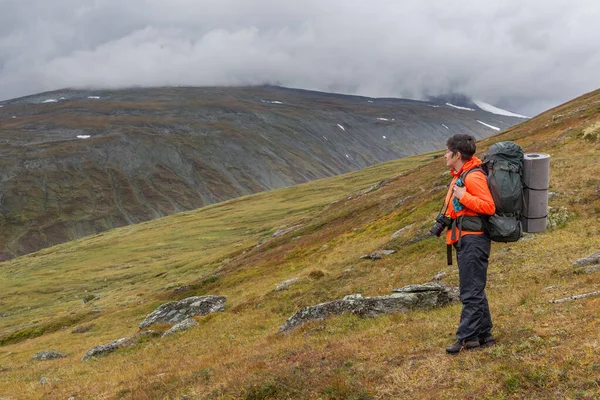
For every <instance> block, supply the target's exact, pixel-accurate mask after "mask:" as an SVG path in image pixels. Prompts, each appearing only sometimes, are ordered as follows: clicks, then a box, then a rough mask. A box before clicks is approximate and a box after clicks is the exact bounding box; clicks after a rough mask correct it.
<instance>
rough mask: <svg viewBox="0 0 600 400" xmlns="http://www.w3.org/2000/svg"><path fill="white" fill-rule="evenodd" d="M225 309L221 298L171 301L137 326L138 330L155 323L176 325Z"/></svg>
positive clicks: (193, 298) (211, 297)
mask: <svg viewBox="0 0 600 400" xmlns="http://www.w3.org/2000/svg"><path fill="white" fill-rule="evenodd" d="M224 309H225V297H223V296H195V297H188V298H187V299H183V300H181V301H173V302H170V303H166V304H163V305H161V306H160V307H158V308H157V309H156V310H154V311H153V312H152V313H150V314H149V315H148V316H147V317H146V319H144V321H142V323H141V324H140V325H139V326H140V329H143V328H145V327H148V326H150V325H152V324H156V323H166V324H177V323H179V322H182V321H183V320H186V319H188V318H191V317H199V316H203V315H208V314H211V313H214V312H218V311H223V310H224Z"/></svg>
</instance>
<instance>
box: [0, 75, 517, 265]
mask: <svg viewBox="0 0 600 400" xmlns="http://www.w3.org/2000/svg"><path fill="white" fill-rule="evenodd" d="M522 121H523V119H519V118H515V117H507V116H502V115H495V114H491V113H488V112H485V111H483V110H481V109H472V110H471V109H466V108H464V107H463V108H458V107H454V106H452V105H448V103H447V102H442V101H439V102H435V101H430V102H419V101H411V100H403V99H371V98H366V97H358V96H344V95H335V94H328V93H318V92H311V91H304V90H294V89H284V88H279V87H251V88H157V89H128V90H118V91H93V92H92V91H77V90H61V91H55V92H49V93H43V94H39V95H34V96H28V97H24V98H20V99H15V100H9V101H4V102H0V154H1V157H0V163H1V164H0V166H1V168H0V213H1V220H0V224H1V228H2V229H1V232H0V243H1V244H0V260H1V259H8V258H11V257H14V256H17V255H22V254H26V253H30V252H33V251H36V250H39V249H41V248H44V247H47V246H51V245H55V244H59V243H62V242H65V241H69V240H73V239H76V238H79V237H82V236H86V235H89V234H94V233H98V232H102V231H104V230H107V229H111V228H114V227H118V226H123V225H127V224H133V223H139V222H143V221H147V220H150V219H154V218H158V217H162V216H165V215H169V214H172V213H176V212H179V211H184V210H190V209H194V208H198V207H202V206H205V205H209V204H212V203H215V202H219V201H223V200H227V199H231V198H234V197H238V196H243V195H247V194H251V193H256V192H259V191H263V190H269V189H275V188H280V187H284V186H289V185H295V184H299V183H303V182H307V181H310V180H314V179H318V178H324V177H329V176H333V175H336V174H342V173H346V172H350V171H353V170H356V169H359V168H364V167H366V166H369V165H373V164H376V163H380V162H383V161H388V160H391V159H395V158H399V157H405V156H409V155H413V154H419V153H424V152H428V151H432V150H437V149H440V148H443V147H444V144H445V141H446V138H447V137H448V136H450V135H452V134H454V133H458V132H461V133H468V134H472V135H474V136H475V137H477V138H482V137H485V136H488V135H491V134H493V133H495V132H496V130H497V129H505V128H507V127H510V126H512V125H514V124H517V123H520V122H522ZM494 128H496V129H494Z"/></svg>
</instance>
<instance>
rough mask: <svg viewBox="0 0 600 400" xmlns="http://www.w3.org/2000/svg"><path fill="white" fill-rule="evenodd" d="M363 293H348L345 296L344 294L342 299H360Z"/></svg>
mask: <svg viewBox="0 0 600 400" xmlns="http://www.w3.org/2000/svg"><path fill="white" fill-rule="evenodd" d="M362 298H363V295H362V294H360V293H356V294H349V295H347V296H344V298H343V300H356V299H362Z"/></svg>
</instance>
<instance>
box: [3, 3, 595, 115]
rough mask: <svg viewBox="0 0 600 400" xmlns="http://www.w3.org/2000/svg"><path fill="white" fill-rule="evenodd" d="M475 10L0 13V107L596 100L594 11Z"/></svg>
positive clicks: (360, 6)
mask: <svg viewBox="0 0 600 400" xmlns="http://www.w3.org/2000/svg"><path fill="white" fill-rule="evenodd" d="M487 3H488V2H473V1H471V0H469V1H467V0H455V1H453V2H447V1H442V0H439V1H422V2H412V1H401V0H370V1H368V2H366V1H355V0H302V1H300V0H286V1H282V0H220V1H212V0H211V1H207V0H170V1H164V0H126V1H123V0H119V1H117V0H53V1H48V0H0V9H1V10H2V13H1V14H0V99H8V98H12V97H17V96H22V95H26V94H31V93H37V92H41V91H46V90H53V89H58V88H62V87H81V88H87V87H94V88H120V87H129V86H162V85H194V86H196V85H197V86H204V85H249V84H264V83H271V84H280V85H283V86H290V87H300V88H306V89H316V90H324V91H336V92H342V93H351V94H361V95H367V96H373V97H383V96H394V97H408V98H417V99H419V98H425V97H427V96H432V95H441V94H447V93H451V92H452V93H462V94H465V95H468V96H470V97H473V98H477V99H481V100H484V101H487V102H489V103H493V104H496V105H498V106H501V107H504V108H508V109H511V110H512V111H516V112H520V113H524V114H529V115H534V114H536V113H539V112H541V111H543V110H545V109H547V108H549V107H551V106H554V105H556V104H559V103H562V102H564V101H567V100H569V99H571V98H573V97H575V96H577V95H579V94H582V93H585V92H587V91H591V90H594V89H596V88H598V87H600V53H599V52H597V51H596V48H595V47H596V45H595V40H596V38H598V37H600V25H599V24H598V23H597V21H598V20H599V18H600V3H599V2H597V1H595V0H581V1H562V0H554V1H552V2H544V1H540V0H531V1H528V2H523V1H520V0H506V1H503V2H496V3H501V4H487ZM489 3H491V2H489Z"/></svg>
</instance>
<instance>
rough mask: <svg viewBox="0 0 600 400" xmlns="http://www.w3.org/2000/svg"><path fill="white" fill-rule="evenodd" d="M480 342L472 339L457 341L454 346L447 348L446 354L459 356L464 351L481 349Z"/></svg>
mask: <svg viewBox="0 0 600 400" xmlns="http://www.w3.org/2000/svg"><path fill="white" fill-rule="evenodd" d="M479 346H480V345H479V340H477V339H471V340H457V341H456V343H454V344H453V345H452V346H450V347H447V348H446V353H448V354H452V355H454V354H458V353H460V352H461V351H462V350H475V349H478V348H479Z"/></svg>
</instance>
